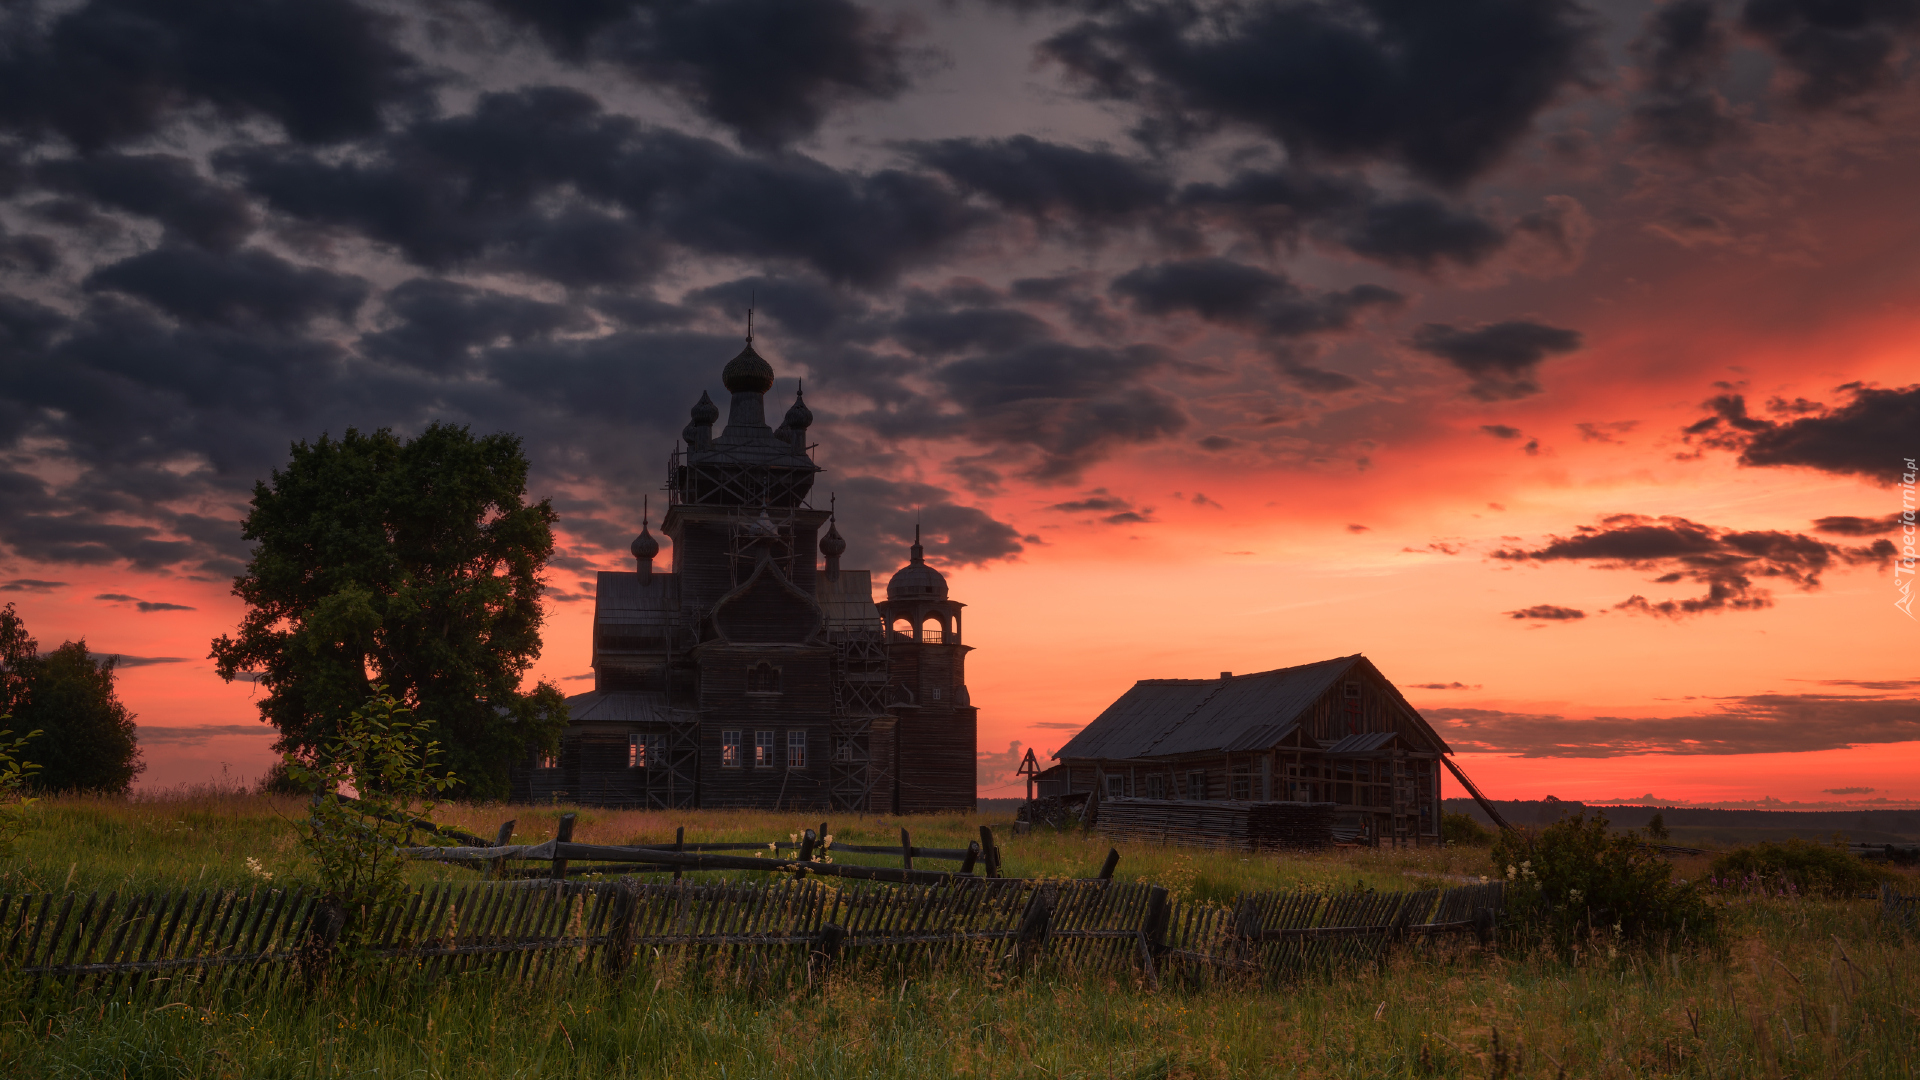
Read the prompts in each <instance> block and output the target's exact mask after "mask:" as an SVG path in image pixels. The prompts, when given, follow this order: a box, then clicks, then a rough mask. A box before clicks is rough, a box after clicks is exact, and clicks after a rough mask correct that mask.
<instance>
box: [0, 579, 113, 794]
mask: <svg viewBox="0 0 1920 1080" xmlns="http://www.w3.org/2000/svg"><path fill="white" fill-rule="evenodd" d="M39 650H40V646H39V643H38V642H36V641H35V640H34V639H33V637H32V635H30V634H28V633H27V627H26V623H25V621H24V620H22V619H21V618H20V615H19V613H18V612H16V611H14V609H13V605H12V604H8V605H7V606H6V607H5V608H0V714H5V713H12V714H13V719H12V720H11V721H10V723H9V724H7V725H5V726H8V727H11V728H12V729H13V730H14V731H16V732H29V731H38V732H39V733H40V734H39V735H37V736H35V737H34V738H33V740H32V742H31V744H30V745H29V747H28V748H27V750H26V751H25V756H26V757H27V758H28V759H29V760H31V761H32V762H33V763H34V764H35V765H36V766H38V767H39V768H38V771H37V772H35V773H33V774H32V775H31V776H30V777H29V778H28V779H27V781H26V783H27V786H29V787H31V788H33V789H35V790H38V791H103V792H112V793H123V792H125V791H126V790H127V789H128V788H130V787H132V786H133V778H134V777H136V776H138V775H140V774H141V773H142V772H144V771H145V770H146V767H147V766H146V763H145V762H143V761H141V760H140V742H139V739H138V738H137V737H136V736H135V729H134V722H133V714H132V713H131V712H128V711H127V707H126V706H125V705H123V704H121V702H120V698H119V695H118V694H117V693H116V691H115V689H114V666H115V663H116V662H117V661H118V659H119V658H118V657H114V656H107V657H96V656H94V655H93V654H92V653H90V652H88V651H87V642H86V639H85V638H82V639H81V640H79V641H69V642H66V643H64V644H62V645H61V646H60V647H59V648H57V649H55V650H53V651H52V652H50V653H47V654H46V655H45V656H42V655H40V651H39Z"/></svg>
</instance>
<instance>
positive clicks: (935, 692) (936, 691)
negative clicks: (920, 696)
mask: <svg viewBox="0 0 1920 1080" xmlns="http://www.w3.org/2000/svg"><path fill="white" fill-rule="evenodd" d="M928 700H930V701H939V700H940V688H939V687H937V686H936V687H934V688H933V689H932V690H931V691H929V693H928Z"/></svg>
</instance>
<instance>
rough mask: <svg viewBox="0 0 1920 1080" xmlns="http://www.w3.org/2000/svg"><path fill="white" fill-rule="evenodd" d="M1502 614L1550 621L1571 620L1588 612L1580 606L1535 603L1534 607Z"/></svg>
mask: <svg viewBox="0 0 1920 1080" xmlns="http://www.w3.org/2000/svg"><path fill="white" fill-rule="evenodd" d="M1502 614H1504V615H1506V616H1507V617H1508V618H1513V619H1541V620H1546V621H1548V622H1571V621H1573V620H1574V619H1584V618H1586V617H1587V613H1586V612H1584V611H1581V610H1580V609H1579V608H1570V607H1560V606H1559V605H1557V604H1535V605H1533V606H1532V607H1527V608H1521V609H1520V610H1518V611H1508V612H1503V613H1502Z"/></svg>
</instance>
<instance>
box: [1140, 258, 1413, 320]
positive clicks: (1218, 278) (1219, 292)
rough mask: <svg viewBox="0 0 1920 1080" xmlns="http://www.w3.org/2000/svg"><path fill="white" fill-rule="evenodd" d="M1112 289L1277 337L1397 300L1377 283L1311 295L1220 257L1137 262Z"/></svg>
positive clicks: (1168, 310) (1144, 308) (1162, 309)
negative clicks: (1151, 263)
mask: <svg viewBox="0 0 1920 1080" xmlns="http://www.w3.org/2000/svg"><path fill="white" fill-rule="evenodd" d="M1112 288H1113V291H1114V292H1115V293H1116V294H1118V295H1120V296H1124V297H1126V298H1127V299H1128V300H1130V301H1131V302H1132V304H1133V306H1134V309H1135V310H1137V311H1139V312H1141V313H1142V314H1146V315H1169V314H1173V313H1176V312H1191V313H1193V314H1195V315H1198V316H1200V317H1201V318H1203V319H1206V320H1208V321H1210V322H1218V323H1224V324H1227V325H1231V326H1239V327H1244V328H1247V329H1250V330H1254V331H1255V332H1258V333H1263V334H1269V335H1274V336H1280V337H1298V336H1302V335H1307V334H1316V333H1326V332H1330V331H1336V330H1346V329H1349V328H1351V327H1352V326H1353V323H1354V319H1355V316H1356V315H1357V314H1358V313H1359V312H1361V311H1363V310H1365V309H1366V308H1368V307H1376V306H1386V305H1393V304H1397V303H1399V302H1400V301H1401V299H1402V297H1401V296H1400V294H1399V293H1396V292H1394V291H1393V290H1391V289H1385V288H1382V287H1380V286H1378V285H1356V286H1354V287H1353V288H1351V289H1345V290H1342V291H1339V292H1328V293H1320V294H1318V295H1311V294H1309V293H1308V292H1307V291H1306V290H1305V289H1302V288H1301V287H1300V286H1299V285H1298V284H1296V283H1294V282H1293V281H1292V280H1291V279H1289V278H1287V277H1284V276H1282V275H1279V274H1275V273H1272V272H1270V271H1266V270H1262V269H1260V268H1259V267H1257V266H1248V265H1247V264H1245V263H1239V262H1234V261H1233V260H1231V259H1221V258H1206V259H1187V260H1183V261H1180V262H1165V263H1158V264H1155V265H1151V266H1141V267H1138V268H1136V269H1133V270H1130V271H1128V272H1127V273H1125V274H1122V275H1120V276H1119V277H1117V278H1115V279H1114V280H1113V286H1112Z"/></svg>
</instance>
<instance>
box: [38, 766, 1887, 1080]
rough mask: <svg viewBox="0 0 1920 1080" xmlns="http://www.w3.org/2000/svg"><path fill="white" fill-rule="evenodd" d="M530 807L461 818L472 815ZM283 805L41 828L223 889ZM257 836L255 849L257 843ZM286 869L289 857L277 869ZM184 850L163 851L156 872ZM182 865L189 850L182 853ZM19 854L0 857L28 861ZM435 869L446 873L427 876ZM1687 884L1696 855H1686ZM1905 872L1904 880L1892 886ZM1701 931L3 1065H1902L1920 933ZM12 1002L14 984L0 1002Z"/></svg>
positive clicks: (231, 1025)
mask: <svg viewBox="0 0 1920 1080" xmlns="http://www.w3.org/2000/svg"><path fill="white" fill-rule="evenodd" d="M581 813H582V818H581V823H580V826H579V829H578V831H577V832H576V835H577V836H580V837H582V838H583V839H589V840H594V841H611V842H625V841H630V840H634V839H641V838H645V839H649V840H659V839H670V838H671V836H672V827H673V826H674V825H676V824H679V825H685V826H686V827H687V828H688V839H689V840H694V839H712V840H723V839H735V838H739V839H768V838H772V837H773V836H779V837H782V838H784V837H785V835H786V834H787V833H789V832H793V831H797V830H798V829H799V828H801V827H805V826H809V825H811V826H815V827H817V825H818V820H817V817H816V819H815V820H814V821H811V822H804V821H802V820H800V819H799V817H798V816H797V815H775V814H754V813H739V814H713V813H701V814H653V815H650V814H641V813H634V812H604V811H582V812H581ZM509 815H512V816H516V817H518V818H519V821H520V824H519V827H518V828H519V830H520V832H521V834H522V835H521V838H522V839H523V840H537V839H540V838H542V837H543V835H550V834H551V831H552V828H553V825H554V823H555V821H556V820H557V812H556V811H553V810H551V809H550V808H542V809H540V810H538V811H530V810H528V809H527V808H524V807H515V808H510V809H506V808H489V807H473V808H460V809H459V810H458V811H456V812H455V813H453V814H449V815H446V816H447V817H449V818H450V819H453V820H455V821H456V822H457V823H459V824H461V825H463V826H464V827H467V828H469V829H471V830H473V831H476V832H483V833H490V832H491V831H492V828H494V827H497V825H498V823H499V821H500V820H501V819H502V818H503V817H505V816H509ZM300 816H301V814H300V807H299V804H298V803H297V801H295V802H278V801H274V800H265V799H259V798H254V797H246V798H241V797H237V796H236V797H228V796H218V797H216V796H215V795H214V794H209V793H202V794H201V795H199V796H196V797H194V798H177V799H172V800H164V801H145V802H109V801H98V800H86V799H61V800H51V801H50V802H49V803H48V805H47V807H46V809H45V812H44V816H43V817H42V818H41V819H40V820H39V822H38V825H39V827H38V828H37V829H36V831H35V833H34V834H33V836H32V837H31V846H32V852H31V858H32V860H33V869H32V870H31V871H30V872H31V873H32V874H35V875H49V876H50V877H51V878H52V879H54V880H51V881H49V882H48V884H50V885H51V886H54V887H57V886H58V885H59V884H60V881H59V880H58V879H60V878H61V877H63V876H64V875H65V874H66V871H67V865H68V864H70V863H74V862H84V863H87V864H89V865H88V866H87V867H86V868H85V869H84V870H80V869H76V870H75V872H74V873H75V886H76V887H85V888H95V887H103V886H109V885H112V884H114V883H115V882H116V881H127V882H139V883H160V882H167V881H180V880H183V879H193V878H196V877H200V876H204V877H205V878H206V879H209V880H211V879H214V878H216V877H222V878H227V879H237V878H243V877H244V876H245V874H246V870H245V867H244V860H245V858H246V856H247V855H249V854H251V855H255V856H256V857H259V858H262V859H263V860H266V862H267V865H268V866H269V868H270V872H274V871H275V870H277V872H279V873H287V874H291V873H295V872H297V870H298V866H297V859H298V855H297V852H296V851H295V849H294V848H293V844H292V838H293V836H294V834H295V830H296V829H297V826H298V821H299V819H300ZM830 821H831V827H832V828H833V830H834V832H835V835H836V838H840V837H845V838H848V839H849V840H851V841H864V842H875V843H880V842H886V841H887V840H888V839H892V840H897V838H898V828H899V825H900V824H901V823H900V822H898V821H896V820H893V819H886V820H877V819H871V818H870V819H866V820H864V821H863V820H859V819H853V818H849V819H846V820H844V821H832V820H831V819H830ZM905 824H906V825H907V826H908V827H909V828H910V829H911V830H912V831H913V835H914V839H915V842H916V843H920V844H924V845H927V846H935V845H940V846H947V845H951V846H962V845H963V842H964V840H965V839H966V838H968V837H969V836H971V835H975V834H977V826H978V821H977V820H976V819H971V818H964V817H958V816H956V817H952V818H930V819H922V818H915V819H909V820H908V821H906V822H905ZM999 835H1000V837H1001V842H1002V844H1003V846H1004V847H1005V848H1006V850H1007V855H1008V861H1009V871H1010V872H1014V873H1033V872H1036V871H1037V872H1043V873H1049V874H1081V875H1083V874H1086V873H1090V872H1091V871H1092V869H1093V868H1094V867H1097V865H1098V862H1099V858H1100V856H1101V855H1104V853H1105V850H1106V846H1107V845H1106V844H1104V843H1103V842H1102V841H1100V840H1099V838H1098V837H1094V838H1086V837H1082V836H1080V835H1079V834H1059V835H1055V834H1042V835H1037V836H1031V837H1014V836H1012V835H1011V831H1010V830H1000V831H999ZM262 851H267V852H272V853H273V854H271V855H262V854H261V852H262ZM1485 859H1486V853H1485V852H1484V851H1467V852H1459V851H1433V850H1431V849H1427V850H1420V851H1377V852H1375V851H1365V852H1343V853H1336V854H1329V855H1324V856H1314V857H1300V858H1293V857H1270V856H1259V857H1253V856H1240V855H1233V854H1228V853H1217V852H1188V851H1181V850H1178V849H1164V848H1157V847H1153V846H1151V845H1140V846H1129V847H1127V848H1126V849H1124V853H1123V858H1122V861H1121V870H1122V875H1121V876H1123V877H1127V876H1139V877H1145V878H1149V879H1151V880H1156V881H1159V882H1161V883H1163V884H1168V885H1170V886H1173V887H1175V888H1178V889H1183V890H1186V891H1187V893H1188V895H1191V896H1194V897H1196V898H1200V899H1207V898H1224V897H1227V896H1231V895H1232V894H1233V893H1235V892H1238V891H1240V890H1241V889H1242V888H1248V887H1252V888H1269V887H1280V886H1292V887H1317V886H1320V885H1324V886H1326V887H1329V888H1339V887H1343V886H1346V885H1350V884H1353V883H1356V882H1357V883H1362V884H1372V885H1377V886H1383V887H1384V886H1391V887H1396V888H1398V887H1407V886H1410V885H1413V884H1416V883H1424V882H1431V881H1433V880H1435V879H1443V880H1444V879H1445V878H1446V877H1448V876H1462V875H1465V876H1474V877H1477V875H1478V874H1479V873H1480V872H1483V871H1484V870H1485V869H1487V868H1486V867H1485V866H1484V860H1485ZM274 860H279V861H277V862H276V861H274ZM174 863H180V864H183V865H171V864H174ZM201 866H205V867H207V869H206V870H205V871H201V870H200V869H199V868H200V867H201ZM26 872H28V871H21V870H17V869H16V870H15V871H13V872H12V873H26ZM436 872H444V871H443V870H441V871H436ZM1678 872H1679V873H1680V874H1682V875H1689V876H1698V875H1700V874H1703V873H1704V872H1705V863H1704V860H1701V861H1700V862H1699V865H1693V864H1691V863H1689V864H1686V865H1683V866H1681V867H1680V868H1679V870H1678ZM1901 888H1902V891H1904V892H1908V893H1912V892H1920V880H1916V879H1914V878H1912V877H1911V875H1909V876H1908V878H1907V880H1906V883H1905V884H1903V885H1902V886H1901ZM1716 902H1717V903H1720V904H1723V905H1724V907H1725V915H1726V919H1727V923H1728V927H1727V929H1728V932H1727V935H1726V939H1725V940H1726V942H1727V944H1726V945H1725V946H1723V947H1722V948H1720V949H1718V950H1698V949H1681V950H1673V951H1668V950H1666V949H1663V948H1662V947H1660V945H1659V944H1657V943H1656V944H1655V945H1654V946H1652V947H1650V948H1646V949H1627V948H1623V947H1620V946H1619V945H1618V944H1617V943H1613V942H1610V941H1609V940H1608V939H1607V938H1606V936H1605V935H1604V934H1603V935H1600V936H1597V937H1594V938H1591V939H1589V940H1588V942H1587V943H1586V945H1585V947H1584V948H1583V949H1582V950H1581V951H1580V952H1579V954H1578V957H1577V959H1575V960H1573V961H1572V962H1568V961H1565V960H1562V959H1556V958H1554V957H1552V956H1548V955H1546V954H1543V953H1516V952H1513V951H1511V950H1509V951H1483V950H1480V949H1478V948H1475V947H1473V946H1472V945H1470V944H1466V943H1464V942H1459V941H1448V942H1443V943H1437V944H1433V945H1427V946H1416V947H1411V948H1406V949H1402V950H1398V951H1396V952H1395V953H1394V954H1393V958H1392V959H1391V961H1390V962H1389V963H1388V964H1387V965H1386V966H1385V968H1384V969H1383V968H1380V967H1375V966H1372V965H1362V966H1355V967H1352V968H1347V969H1343V970H1340V971H1338V972H1334V973H1331V974H1328V975H1320V976H1314V977H1309V978H1306V979H1303V980H1300V981H1295V982H1290V983H1284V984H1275V985H1266V984H1259V983H1252V982H1246V981H1240V980H1239V979H1238V978H1237V977H1236V978H1222V979H1216V978H1212V977H1208V976H1204V975H1194V976H1183V975H1180V974H1178V973H1177V972H1176V971H1169V972H1167V973H1165V975H1164V977H1163V981H1162V985H1161V988H1160V990H1159V991H1157V992H1154V991H1150V990H1148V989H1147V988H1145V987H1144V986H1143V985H1141V984H1140V983H1139V981H1138V980H1136V979H1134V978H1132V977H1130V976H1128V975H1126V974H1125V973H1124V972H1122V973H1112V972H1104V973H1103V972H1090V971H1080V972H1075V971H1065V970H1060V969H1057V968H1042V969H1040V970H1039V972H1038V973H1036V974H1032V975H1029V976H1015V975H1013V974H1012V973H1011V972H1006V971H989V972H980V971H973V972H951V973H941V974H936V975H928V976H917V977H913V978H908V979H899V978H891V977H882V976H854V977H850V978H843V977H839V976H836V977H834V978H832V979H830V980H828V981H827V983H826V984H825V985H824V986H816V987H811V988H809V987H806V986H805V985H802V984H792V985H788V984H780V985H777V986H776V985H774V984H771V983H755V982H754V981H752V979H751V978H749V977H747V974H746V973H745V972H739V971H733V970H729V969H727V968H725V967H724V966H721V965H714V964H703V963H699V962H684V963H680V964H659V963H656V964H650V965H643V966H641V967H639V968H636V971H637V972H639V971H644V972H645V974H644V975H643V976H640V977H637V978H635V979H634V980H633V981H631V982H629V983H627V984H625V985H618V986H616V985H611V984H609V983H608V982H607V981H605V979H604V978H602V977H601V976H599V975H598V974H596V973H592V972H587V973H582V974H579V975H572V976H568V977H566V978H563V979H559V980H557V981H553V982H548V983H544V984H537V985H526V984H513V983H503V982H500V981H499V980H498V978H497V977H495V976H487V975H480V976H470V977H460V978H454V979H449V980H446V981H443V982H440V983H438V984H434V985H426V984H419V985H414V984H408V983H404V982H403V983H402V984H400V985H384V984H376V983H372V982H361V981H358V980H356V979H354V978H352V977H350V976H343V977H342V978H340V979H339V980H338V981H336V982H335V983H334V984H333V985H331V986H329V987H328V988H326V989H324V990H322V991H320V992H317V993H315V994H313V995H312V996H306V997H301V996H289V997H285V998H280V999H275V1000H265V999H255V1000H245V1001H240V1000H229V1001H224V1002H220V1003H217V1004H215V1005H212V1006H209V1007H187V1006H179V1005H174V1006H163V1007H153V1006H147V1005H141V1006H130V1005H126V1004H122V1003H115V1002H102V1001H99V1000H97V999H87V998H80V999H74V1000H72V1001H69V1002H64V1003H63V1002H61V1001H59V1000H57V999H43V1000H38V1001H35V1002H27V1001H25V1000H22V999H20V998H19V997H18V996H17V989H15V990H5V989H0V1074H3V1075H6V1076H22V1077H27V1076H32V1077H41V1076H44V1077H89V1078H91V1077H141V1078H146V1077H152V1078H196V1080H198V1078H206V1080H213V1078H222V1080H225V1078H241V1077H246V1078H254V1077H260V1078H281V1077H284V1078H290V1080H291V1078H307V1077H376V1076H377V1077H449V1078H451V1077H516V1078H545V1077H583V1078H584V1077H629V1076H632V1077H655V1076H658V1077H675V1078H681V1077H685V1078H715V1080H718V1078H723V1077H724V1078H750V1077H771V1078H779V1080H797V1078H811V1077H835V1078H839V1077H848V1078H852V1077H952V1076H968V1077H1036V1078H1039V1077H1047V1078H1055V1077H1074V1078H1080V1077H1085V1078H1093V1077H1138V1078H1154V1077H1169V1078H1172V1077H1182V1078H1184V1077H1209V1078H1212V1077H1311V1078H1322V1077H1328V1078H1331V1077H1395V1078H1397V1077H1430V1076H1446V1077H1475V1078H1478V1077H1501V1078H1504V1077H1514V1078H1518V1077H1547V1078H1552V1077H1556V1076H1565V1077H1570V1078H1586V1077H1608V1078H1613V1077H1618V1078H1628V1077H1636V1078H1637V1077H1655V1076H1679V1077H1712V1078H1718V1080H1728V1078H1734V1077H1742V1078H1744V1077H1775V1076H1778V1077H1845V1078H1854V1077H1858V1078H1864V1080H1878V1078H1892V1077H1912V1076H1915V1075H1920V1067H1917V1066H1916V1062H1920V1025H1917V1024H1916V1020H1920V1016H1917V1015H1916V1011H1915V1010H1916V1008H1920V942H1916V940H1915V939H1914V938H1913V937H1912V936H1902V935H1901V934H1900V933H1899V932H1897V931H1895V930H1892V929H1890V928H1887V927H1884V926H1882V925H1881V924H1880V922H1879V919H1878V914H1877V905H1875V904H1873V903H1871V902H1868V901H1864V900H1857V899H1833V898H1816V897H1807V896H1792V895H1788V896H1782V895H1778V894H1777V893H1776V894H1769V893H1761V892H1755V893H1749V894H1729V895H1722V896H1719V897H1718V898H1717V899H1716ZM10 995H11V996H10Z"/></svg>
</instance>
